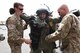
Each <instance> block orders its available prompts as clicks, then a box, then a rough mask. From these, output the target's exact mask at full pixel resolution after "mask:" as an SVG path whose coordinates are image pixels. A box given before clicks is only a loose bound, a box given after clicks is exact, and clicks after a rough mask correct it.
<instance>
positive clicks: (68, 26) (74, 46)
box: [45, 5, 80, 53]
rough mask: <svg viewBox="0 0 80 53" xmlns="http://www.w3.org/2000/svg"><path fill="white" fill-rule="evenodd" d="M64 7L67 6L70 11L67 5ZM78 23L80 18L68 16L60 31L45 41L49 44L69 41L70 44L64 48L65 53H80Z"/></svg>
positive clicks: (69, 14) (60, 26)
mask: <svg viewBox="0 0 80 53" xmlns="http://www.w3.org/2000/svg"><path fill="white" fill-rule="evenodd" d="M62 6H65V7H66V9H68V7H67V5H62ZM62 6H61V7H62ZM78 21H79V20H78V17H76V16H75V15H74V14H72V13H68V14H66V15H65V16H64V17H63V19H62V21H61V23H60V25H59V27H58V29H57V30H56V31H55V32H54V33H52V34H50V35H49V36H47V37H46V38H45V39H46V40H47V41H49V42H52V41H56V40H68V44H67V46H66V47H65V48H64V50H63V53H80V30H79V22H78ZM63 43H64V42H63ZM62 46H63V45H62Z"/></svg>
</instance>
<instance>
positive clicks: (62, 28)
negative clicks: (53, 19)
mask: <svg viewBox="0 0 80 53" xmlns="http://www.w3.org/2000/svg"><path fill="white" fill-rule="evenodd" d="M71 22H72V17H71V16H65V17H64V18H63V20H62V22H61V23H60V24H59V27H58V29H57V30H56V31H55V32H54V33H52V34H50V35H48V36H47V37H46V38H45V39H46V40H47V41H49V42H53V41H56V40H60V39H63V38H65V37H66V36H67V35H68V33H69V30H70V28H71Z"/></svg>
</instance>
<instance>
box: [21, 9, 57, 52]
mask: <svg viewBox="0 0 80 53" xmlns="http://www.w3.org/2000/svg"><path fill="white" fill-rule="evenodd" d="M36 14H37V16H27V17H25V16H22V19H23V20H25V21H26V23H27V24H29V25H30V29H31V30H30V34H29V35H30V39H31V40H32V43H31V53H41V51H42V52H43V53H53V43H48V42H46V41H45V37H46V35H48V34H49V32H50V30H49V29H50V28H49V27H50V26H49V25H48V23H47V22H46V19H47V18H49V12H48V11H47V10H46V9H39V10H37V11H36ZM25 42H26V40H25ZM54 44H55V43H54Z"/></svg>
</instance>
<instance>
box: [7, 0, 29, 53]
mask: <svg viewBox="0 0 80 53" xmlns="http://www.w3.org/2000/svg"><path fill="white" fill-rule="evenodd" d="M14 10H15V12H14V14H12V16H10V17H9V18H8V19H7V21H6V27H7V29H8V44H9V46H10V48H11V53H21V45H22V43H23V30H24V26H23V23H22V19H21V18H20V15H21V14H22V12H23V4H21V3H17V2H16V3H14ZM29 41H30V40H29ZM28 43H31V41H30V42H28Z"/></svg>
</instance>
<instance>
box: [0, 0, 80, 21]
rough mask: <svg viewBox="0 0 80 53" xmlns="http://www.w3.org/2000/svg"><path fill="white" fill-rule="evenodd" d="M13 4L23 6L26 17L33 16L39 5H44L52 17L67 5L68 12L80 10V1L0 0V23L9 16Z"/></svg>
mask: <svg viewBox="0 0 80 53" xmlns="http://www.w3.org/2000/svg"><path fill="white" fill-rule="evenodd" d="M14 2H20V3H22V4H24V12H25V13H27V14H28V15H31V14H32V15H33V14H35V11H36V10H37V9H38V8H39V7H40V5H41V4H46V5H47V6H49V7H50V10H51V11H53V17H57V16H58V14H57V9H58V8H59V7H60V6H61V5H62V4H66V5H68V7H69V9H70V10H73V9H80V6H79V5H80V0H0V21H5V20H6V19H7V18H8V17H9V16H10V14H9V8H11V7H13V3H14Z"/></svg>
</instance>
